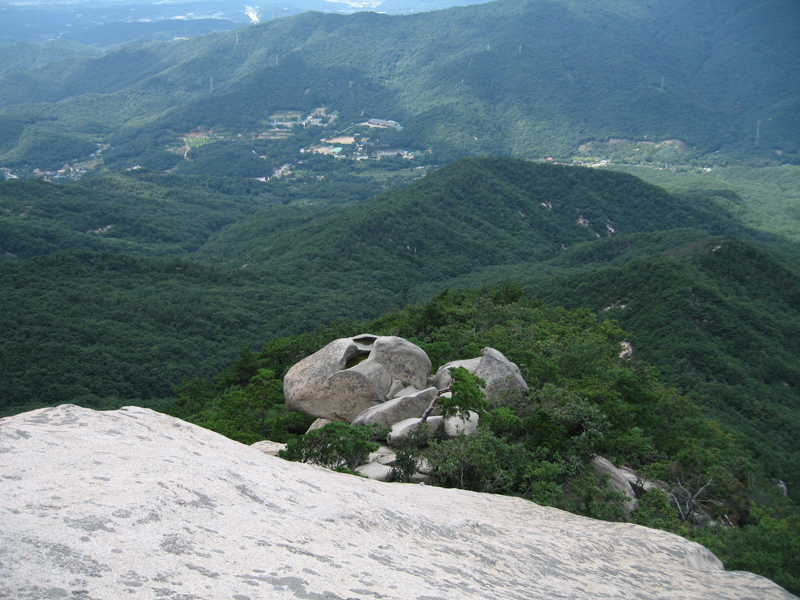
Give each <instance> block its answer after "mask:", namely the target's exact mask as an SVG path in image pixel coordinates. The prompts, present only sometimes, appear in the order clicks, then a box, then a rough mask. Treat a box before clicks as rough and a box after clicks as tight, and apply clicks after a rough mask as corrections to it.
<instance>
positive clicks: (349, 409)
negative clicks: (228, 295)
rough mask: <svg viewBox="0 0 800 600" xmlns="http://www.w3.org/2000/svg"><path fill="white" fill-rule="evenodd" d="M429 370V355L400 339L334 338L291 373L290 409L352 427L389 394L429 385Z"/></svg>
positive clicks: (286, 380)
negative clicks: (361, 416) (352, 424)
mask: <svg viewBox="0 0 800 600" xmlns="http://www.w3.org/2000/svg"><path fill="white" fill-rule="evenodd" d="M365 355H366V357H367V358H366V359H365V360H363V361H360V362H356V359H358V358H359V357H361V356H365ZM351 362H355V364H350V363H351ZM430 371H431V362H430V360H429V359H428V356H427V355H426V354H425V352H424V351H423V350H422V349H421V348H419V346H416V345H414V344H412V343H411V342H409V341H406V340H404V339H402V338H399V337H391V336H386V337H377V336H373V335H368V334H365V335H361V336H357V337H354V338H344V339H339V340H335V341H333V342H331V343H330V344H328V345H327V346H325V347H324V348H322V349H321V350H319V351H317V352H315V353H314V354H312V355H311V356H309V357H307V358H305V359H303V360H301V361H300V362H299V363H297V364H296V365H294V366H293V367H292V368H291V369H289V372H288V373H286V376H285V377H284V380H283V391H284V396H285V398H286V408H287V409H289V410H293V411H297V412H302V413H305V414H307V415H311V416H314V417H318V418H322V419H328V420H330V421H343V422H345V423H351V422H352V421H353V419H355V418H356V417H357V416H358V415H359V414H360V413H362V412H363V411H365V410H367V409H368V408H371V407H373V406H377V405H378V404H381V403H383V402H386V400H387V399H389V398H391V397H392V396H390V392H393V391H400V390H402V389H404V388H407V387H408V386H414V387H415V388H416V389H422V388H424V387H426V383H427V379H428V375H429V374H430Z"/></svg>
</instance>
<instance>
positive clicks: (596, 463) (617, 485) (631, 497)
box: [592, 456, 639, 515]
mask: <svg viewBox="0 0 800 600" xmlns="http://www.w3.org/2000/svg"><path fill="white" fill-rule="evenodd" d="M592 469H593V470H594V474H595V475H596V476H597V477H598V478H604V477H605V478H607V482H608V487H609V488H610V489H612V490H613V491H615V492H619V493H620V494H622V495H623V496H624V497H625V500H624V501H623V503H622V509H623V511H624V512H625V514H626V515H627V514H630V513H631V512H632V511H634V510H635V509H636V507H638V506H639V501H638V500H637V499H636V494H635V493H634V491H633V487H632V486H631V483H630V481H629V479H628V476H627V475H626V474H625V473H623V472H622V471H621V470H620V469H618V468H617V467H615V466H614V465H613V464H612V463H611V461H609V460H608V459H606V458H603V457H602V456H595V457H594V458H593V459H592Z"/></svg>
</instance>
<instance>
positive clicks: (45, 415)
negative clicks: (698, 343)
mask: <svg viewBox="0 0 800 600" xmlns="http://www.w3.org/2000/svg"><path fill="white" fill-rule="evenodd" d="M17 431H23V432H25V433H26V434H27V435H26V436H20V435H18V434H17V433H16V432H17ZM120 434H121V435H120ZM99 450H102V451H99ZM0 453H2V457H3V459H2V461H0V481H2V482H3V489H2V503H0V557H2V560H0V598H19V599H22V598H45V597H65V596H63V591H66V592H67V593H68V594H69V597H70V598H71V597H75V598H79V597H80V598H109V599H111V598H122V597H128V596H131V597H134V596H135V597H137V598H138V597H141V598H156V597H158V598H206V599H212V598H234V599H238V600H243V599H244V598H252V599H253V600H255V599H256V598H269V599H270V600H297V599H298V598H309V599H315V598H318V599H322V598H337V597H338V598H356V597H358V598H383V599H384V600H408V599H421V598H464V599H475V598H480V599H482V600H511V599H522V598H524V599H525V600H545V599H547V600H549V599H552V598H572V599H575V600H590V599H591V600H611V599H619V598H637V599H638V600H656V599H662V598H681V599H682V600H733V599H741V598H751V599H753V600H790V599H792V598H794V596H792V595H791V594H789V593H788V592H786V591H785V590H783V589H781V588H780V587H779V586H777V585H776V584H774V583H772V582H771V581H768V580H767V579H764V578H763V577H758V576H756V575H753V574H751V573H745V572H741V571H734V572H725V571H724V570H723V569H722V566H721V564H720V562H719V561H718V560H717V559H716V558H715V557H714V556H713V554H711V553H710V552H709V551H708V550H706V549H705V548H703V547H702V546H700V545H698V544H695V543H692V542H689V541H687V540H685V539H683V538H681V537H679V536H677V535H673V534H670V533H666V532H664V531H658V530H654V529H648V528H645V527H639V526H637V525H631V524H628V523H609V522H604V521H594V520H592V519H587V518H584V517H579V516H577V515H572V514H569V513H566V512H563V511H560V510H557V509H555V508H549V507H542V506H537V505H536V504H533V503H532V502H528V501H526V500H523V499H521V498H513V497H507V496H500V495H490V494H479V493H475V492H467V491H464V490H457V489H442V488H437V487H434V486H431V485H398V484H391V483H383V482H379V481H371V480H369V479H363V478H361V477H354V476H352V475H344V474H341V473H335V472H332V471H329V470H327V469H322V468H320V467H315V466H312V465H306V464H301V463H293V462H288V461H284V460H281V459H278V458H275V457H273V456H268V455H266V454H263V453H262V452H259V451H258V450H256V449H255V448H252V447H250V446H247V445H244V444H240V443H238V442H234V441H232V440H229V439H227V438H225V437H223V436H221V435H218V434H216V433H214V432H211V431H208V430H205V429H202V428H201V427H197V426H195V425H191V424H189V423H185V422H183V421H180V420H178V419H175V418H173V417H169V416H167V415H164V414H159V413H157V412H154V411H152V410H148V409H144V408H137V407H127V408H124V409H121V410H115V411H102V412H98V411H92V410H89V409H85V408H79V407H77V406H70V405H64V406H60V407H57V408H47V409H41V410H37V411H33V412H29V413H23V414H20V415H16V416H13V417H6V418H4V419H0ZM70 523H71V524H75V523H102V524H104V526H105V528H96V529H94V530H92V531H82V530H77V529H75V528H74V527H71V526H70V525H69V524H70ZM137 584H142V587H139V586H138V585H137Z"/></svg>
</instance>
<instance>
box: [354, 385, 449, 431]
mask: <svg viewBox="0 0 800 600" xmlns="http://www.w3.org/2000/svg"><path fill="white" fill-rule="evenodd" d="M438 392H439V390H437V389H436V388H434V387H431V388H428V389H425V390H422V391H421V392H417V393H416V394H410V395H408V396H400V397H399V398H393V399H392V400H388V401H386V402H384V403H383V404H378V405H377V406H372V407H370V408H368V409H367V410H365V411H364V412H362V413H361V414H359V415H358V416H357V417H356V418H355V419H353V425H378V426H379V427H380V428H381V429H383V428H386V427H391V426H392V425H394V424H395V423H398V422H399V421H403V420H405V419H413V418H416V419H419V418H420V417H421V416H422V413H424V412H425V409H426V408H428V406H430V403H431V402H433V400H434V399H435V398H436V395H437V394H438ZM439 412H441V411H439Z"/></svg>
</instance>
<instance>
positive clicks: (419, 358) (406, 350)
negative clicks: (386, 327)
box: [367, 336, 431, 391]
mask: <svg viewBox="0 0 800 600" xmlns="http://www.w3.org/2000/svg"><path fill="white" fill-rule="evenodd" d="M373 360H374V361H375V362H377V363H380V364H381V365H383V367H384V368H385V369H386V371H387V372H388V373H389V375H391V376H392V377H393V378H394V379H398V380H400V381H401V382H403V385H406V386H408V385H413V386H414V387H415V388H417V389H418V390H421V389H423V388H425V385H426V383H427V381H428V375H429V374H430V372H431V361H430V359H429V358H428V355H427V354H425V351H424V350H423V349H422V348H420V347H419V346H417V345H416V344H412V343H411V342H409V341H408V340H404V339H403V338H400V337H395V336H384V337H379V338H378V339H377V340H375V343H374V344H373V345H372V352H370V355H369V358H368V359H367V361H373ZM387 391H388V390H387Z"/></svg>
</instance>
